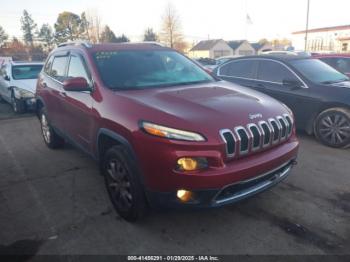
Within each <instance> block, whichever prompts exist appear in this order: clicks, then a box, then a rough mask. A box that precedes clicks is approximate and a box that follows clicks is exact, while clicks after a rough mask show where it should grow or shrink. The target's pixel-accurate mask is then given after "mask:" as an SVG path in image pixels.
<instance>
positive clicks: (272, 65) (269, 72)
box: [258, 60, 297, 84]
mask: <svg viewBox="0 0 350 262" xmlns="http://www.w3.org/2000/svg"><path fill="white" fill-rule="evenodd" d="M258 80H263V81H268V82H274V83H280V84H282V82H283V80H297V78H296V77H295V75H294V74H293V73H292V72H291V71H290V70H289V69H288V68H286V67H285V66H284V65H282V64H280V63H278V62H275V61H268V60H261V61H259V68H258Z"/></svg>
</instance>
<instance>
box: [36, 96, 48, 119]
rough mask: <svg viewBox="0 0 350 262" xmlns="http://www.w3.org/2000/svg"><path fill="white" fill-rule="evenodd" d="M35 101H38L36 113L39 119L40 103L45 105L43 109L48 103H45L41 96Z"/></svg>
mask: <svg viewBox="0 0 350 262" xmlns="http://www.w3.org/2000/svg"><path fill="white" fill-rule="evenodd" d="M35 100H36V105H35V112H36V115H37V116H38V117H39V110H38V109H39V107H38V105H39V103H38V102H40V103H41V104H42V105H43V107H46V103H45V101H44V99H42V98H41V97H40V96H37V97H35Z"/></svg>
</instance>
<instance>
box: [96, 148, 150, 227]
mask: <svg viewBox="0 0 350 262" xmlns="http://www.w3.org/2000/svg"><path fill="white" fill-rule="evenodd" d="M131 163H132V158H131V157H130V156H129V154H128V152H127V151H126V150H125V148H124V147H123V146H113V147H112V148H111V149H109V150H108V151H107V153H106V154H105V157H104V161H103V167H102V171H103V174H104V177H105V183H106V187H107V191H108V194H109V196H110V199H111V201H112V203H113V205H114V207H115V209H116V211H117V212H118V214H119V215H120V216H121V217H122V218H124V219H125V220H127V221H130V222H133V221H136V220H138V219H139V218H141V217H143V216H144V214H145V212H146V198H145V195H144V190H143V187H142V185H141V183H140V180H139V175H138V174H137V170H135V168H134V165H132V164H131Z"/></svg>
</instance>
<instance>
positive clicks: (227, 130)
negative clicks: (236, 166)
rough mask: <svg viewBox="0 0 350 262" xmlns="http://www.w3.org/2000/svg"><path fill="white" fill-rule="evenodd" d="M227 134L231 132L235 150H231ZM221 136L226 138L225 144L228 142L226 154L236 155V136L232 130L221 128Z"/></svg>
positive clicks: (229, 155)
mask: <svg viewBox="0 0 350 262" xmlns="http://www.w3.org/2000/svg"><path fill="white" fill-rule="evenodd" d="M226 134H230V135H231V136H232V138H233V140H234V143H233V145H232V147H233V152H231V150H230V149H229V145H228V144H229V143H230V141H228V140H227V138H226ZM220 136H221V138H222V139H223V140H224V142H225V144H226V155H227V156H228V157H234V156H235V153H236V138H235V136H234V134H233V133H232V131H231V130H230V129H222V130H220Z"/></svg>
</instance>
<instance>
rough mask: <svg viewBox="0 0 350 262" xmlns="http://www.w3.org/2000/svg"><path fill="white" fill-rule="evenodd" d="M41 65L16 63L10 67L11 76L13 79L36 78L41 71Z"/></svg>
mask: <svg viewBox="0 0 350 262" xmlns="http://www.w3.org/2000/svg"><path fill="white" fill-rule="evenodd" d="M42 67H43V66H42V65H18V66H13V67H12V77H13V79H15V80H21V79H36V78H38V74H39V73H40V71H41V68H42Z"/></svg>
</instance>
